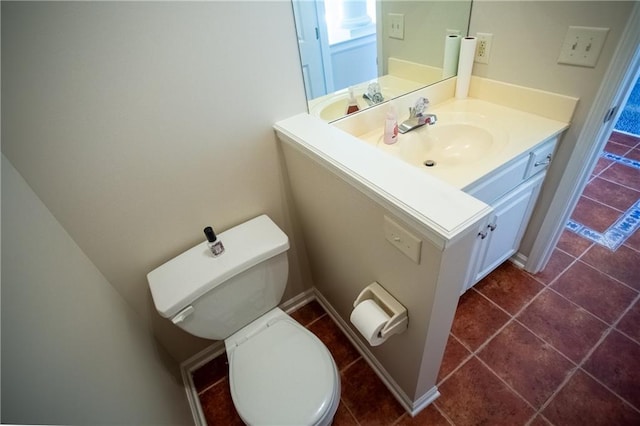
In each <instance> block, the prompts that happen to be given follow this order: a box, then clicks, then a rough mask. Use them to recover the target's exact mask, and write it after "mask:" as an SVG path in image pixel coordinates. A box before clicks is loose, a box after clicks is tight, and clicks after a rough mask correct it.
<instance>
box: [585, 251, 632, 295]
mask: <svg viewBox="0 0 640 426" xmlns="http://www.w3.org/2000/svg"><path fill="white" fill-rule="evenodd" d="M577 260H578V262H580V263H582V264H584V265H587V266H588V267H590V268H592V269H595V270H596V271H598V272H600V273H601V274H602V275H604V276H605V277H607V278H610V279H612V280H613V281H615V282H617V283H618V284H622V285H623V286H625V287H626V288H628V289H630V290H633V291H634V292H635V293H640V290H638V289H636V288H634V287H631V285H630V284H627V283H625V282H624V281H622V280H621V279H620V278H616V277H614V276H613V275H610V274H608V273H607V272H606V271H602V270H600V269H599V268H598V267H597V266H596V265H592V264H590V263H589V262H587V261H586V260H582V259H577Z"/></svg>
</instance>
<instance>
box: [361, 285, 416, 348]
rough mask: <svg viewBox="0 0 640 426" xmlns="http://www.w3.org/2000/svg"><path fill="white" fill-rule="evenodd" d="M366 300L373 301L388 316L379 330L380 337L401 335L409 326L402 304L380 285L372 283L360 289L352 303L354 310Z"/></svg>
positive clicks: (405, 309) (405, 310)
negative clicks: (387, 319)
mask: <svg viewBox="0 0 640 426" xmlns="http://www.w3.org/2000/svg"><path fill="white" fill-rule="evenodd" d="M367 299H373V301H375V302H376V303H377V304H378V306H380V307H381V308H382V309H383V310H384V311H385V312H386V313H387V314H388V315H389V316H390V318H389V321H387V323H386V324H385V326H384V327H383V328H382V330H380V337H382V338H386V337H388V336H390V335H392V334H398V333H402V332H403V331H405V330H406V329H407V327H408V326H409V316H408V315H407V308H405V307H404V306H402V304H401V303H400V302H398V301H397V300H396V298H395V297H393V296H392V295H391V294H390V293H389V292H388V291H387V290H385V289H384V288H383V287H382V286H381V285H380V284H378V283H377V282H375V281H374V282H372V283H371V284H369V285H368V286H366V287H365V288H364V289H362V291H361V292H360V294H359V295H358V297H357V298H356V301H355V302H353V307H354V308H355V307H356V306H358V305H359V304H360V303H361V302H364V301H365V300H367Z"/></svg>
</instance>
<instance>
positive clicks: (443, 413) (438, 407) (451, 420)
mask: <svg viewBox="0 0 640 426" xmlns="http://www.w3.org/2000/svg"><path fill="white" fill-rule="evenodd" d="M433 405H434V406H435V408H436V410H438V412H439V413H440V414H441V415H442V417H444V419H445V420H446V421H447V422H448V423H449V424H450V425H451V426H456V422H454V421H453V419H452V418H451V417H450V416H449V414H448V413H447V412H446V411H445V410H444V409H443V408H440V406H439V404H438V400H437V399H436V400H435V401H433Z"/></svg>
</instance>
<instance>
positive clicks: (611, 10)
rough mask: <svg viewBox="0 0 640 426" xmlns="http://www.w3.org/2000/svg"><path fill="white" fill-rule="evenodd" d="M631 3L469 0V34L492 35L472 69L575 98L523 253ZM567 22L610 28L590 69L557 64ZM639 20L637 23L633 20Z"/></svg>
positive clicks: (571, 147) (534, 233)
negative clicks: (483, 58) (484, 58)
mask: <svg viewBox="0 0 640 426" xmlns="http://www.w3.org/2000/svg"><path fill="white" fill-rule="evenodd" d="M633 3H634V2H630V1H622V2H614V1H506V2H505V1H475V2H474V5H473V12H472V16H471V23H470V34H471V35H474V34H476V33H477V32H487V33H492V34H493V45H492V47H491V56H490V58H489V59H490V61H489V64H488V65H484V64H474V70H473V74H475V75H478V76H480V77H487V78H491V79H494V80H500V81H504V82H508V83H514V84H518V85H522V86H527V87H533V88H537V89H542V90H548V91H551V92H555V93H561V94H564V95H569V96H575V97H578V98H580V101H579V103H578V107H577V109H576V113H575V115H574V119H573V122H572V126H571V128H570V129H569V130H568V132H567V133H566V135H565V136H564V138H563V139H562V141H561V144H560V147H559V148H558V150H557V152H556V155H555V158H554V161H553V163H552V165H551V167H550V169H549V172H548V174H547V179H546V181H545V186H544V188H543V191H542V193H541V196H540V200H539V201H538V205H537V207H536V209H535V211H534V213H533V216H532V219H531V222H530V225H529V228H528V229H527V232H526V234H525V236H524V238H523V241H522V245H521V247H520V251H521V252H522V253H523V254H525V255H528V254H529V251H530V249H531V246H532V245H533V241H534V240H535V237H536V236H537V235H538V231H539V229H540V226H541V224H542V220H543V218H544V215H545V214H546V212H547V209H548V207H549V203H550V202H551V198H552V197H553V194H554V193H555V191H556V188H557V185H558V183H559V181H560V178H561V176H562V174H563V173H564V169H565V166H566V164H567V161H568V159H569V157H570V156H571V154H572V153H573V150H574V149H575V147H576V145H577V144H594V143H597V142H598V141H579V140H578V135H579V133H580V130H581V129H582V127H583V126H584V124H585V120H586V117H587V114H588V112H589V109H590V108H591V105H592V103H593V100H594V99H595V96H596V94H597V91H598V89H599V87H600V85H601V84H602V79H603V77H604V73H605V71H606V70H607V67H608V66H609V64H610V62H611V57H612V56H613V53H614V51H615V49H616V47H617V45H618V42H619V40H620V35H621V33H622V31H623V30H624V27H625V25H626V24H627V21H628V19H629V15H630V12H631V9H632V7H633ZM570 25H578V26H588V27H606V28H610V31H609V34H608V36H607V39H606V42H605V45H604V48H603V50H602V53H601V55H600V58H599V60H598V63H597V64H596V67H595V68H584V67H576V66H572V65H563V64H558V63H557V59H558V55H559V53H560V48H561V46H562V42H563V40H564V36H565V34H566V31H567V29H568V27H569V26H570ZM634 25H640V22H637V23H634Z"/></svg>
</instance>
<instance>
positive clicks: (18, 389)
mask: <svg viewBox="0 0 640 426" xmlns="http://www.w3.org/2000/svg"><path fill="white" fill-rule="evenodd" d="M1 312H2V418H1V420H2V423H11V424H34V423H35V424H85V425H89V424H188V423H190V422H191V421H192V418H191V413H190V410H189V407H188V404H187V399H186V398H185V392H184V387H183V385H182V383H181V381H180V380H179V379H177V378H176V376H174V375H172V374H171V372H170V371H171V370H175V368H171V367H170V366H171V364H174V367H175V362H173V361H170V357H169V355H168V354H167V353H166V351H165V350H164V349H163V348H162V347H159V346H158V344H157V342H156V341H155V340H154V339H153V337H152V336H151V334H150V333H149V330H148V328H147V327H145V325H144V324H143V323H142V321H140V319H139V317H138V315H136V314H135V312H133V310H132V309H131V307H130V306H129V305H128V304H127V303H126V302H125V301H124V299H123V298H122V297H121V296H120V295H119V294H118V293H117V292H116V291H115V290H114V288H113V287H112V286H111V285H110V284H109V282H108V281H107V280H106V279H105V277H104V276H103V275H102V274H100V272H99V271H98V270H97V268H96V267H95V265H93V263H91V260H90V259H89V258H87V256H86V255H85V254H84V253H83V252H82V250H81V249H80V248H79V247H78V246H77V245H76V244H75V242H74V241H73V240H72V239H71V237H70V236H69V235H68V234H67V233H66V231H65V230H64V229H63V228H62V226H60V224H59V223H58V222H57V221H56V219H55V218H54V217H53V216H52V215H51V213H50V212H49V211H48V210H47V208H46V206H45V205H44V204H42V202H41V201H40V200H39V199H38V198H37V196H36V195H35V194H34V193H33V191H32V190H31V188H29V186H28V185H27V183H26V182H25V181H24V180H23V179H22V177H21V176H20V175H19V174H18V172H17V171H16V170H15V169H14V168H13V166H12V165H11V164H10V163H9V162H8V161H6V159H5V157H4V156H2V309H1ZM167 362H169V364H167ZM177 377H179V375H177Z"/></svg>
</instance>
